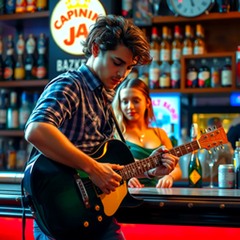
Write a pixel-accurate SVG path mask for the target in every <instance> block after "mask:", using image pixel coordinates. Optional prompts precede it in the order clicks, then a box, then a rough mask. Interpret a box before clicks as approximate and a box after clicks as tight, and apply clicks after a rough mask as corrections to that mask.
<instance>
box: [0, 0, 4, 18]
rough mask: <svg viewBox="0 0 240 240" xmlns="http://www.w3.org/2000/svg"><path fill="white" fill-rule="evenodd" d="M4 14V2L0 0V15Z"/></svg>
mask: <svg viewBox="0 0 240 240" xmlns="http://www.w3.org/2000/svg"><path fill="white" fill-rule="evenodd" d="M2 14H4V0H0V15H2Z"/></svg>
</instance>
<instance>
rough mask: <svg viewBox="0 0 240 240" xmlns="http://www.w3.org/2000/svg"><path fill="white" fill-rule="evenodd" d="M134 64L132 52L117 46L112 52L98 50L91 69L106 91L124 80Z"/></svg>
mask: <svg viewBox="0 0 240 240" xmlns="http://www.w3.org/2000/svg"><path fill="white" fill-rule="evenodd" d="M135 64H136V63H135V62H134V61H133V54H132V52H131V51H130V50H129V49H128V48H127V47H125V46H124V45H119V46H118V47H117V49H116V50H113V51H106V52H102V51H101V50H100V49H98V53H97V55H95V56H94V60H93V65H92V69H93V71H94V72H95V74H96V75H97V76H98V77H99V78H100V80H101V81H102V83H103V85H104V87H105V88H106V89H114V88H115V87H116V86H117V85H118V84H120V83H121V82H122V81H123V80H124V79H125V78H126V76H127V75H128V74H129V73H130V71H131V70H132V67H133V66H134V65H135Z"/></svg>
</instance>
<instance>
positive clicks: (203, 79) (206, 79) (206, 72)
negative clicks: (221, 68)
mask: <svg viewBox="0 0 240 240" xmlns="http://www.w3.org/2000/svg"><path fill="white" fill-rule="evenodd" d="M198 86H199V87H200V88H206V87H210V86H211V82H210V69H209V67H208V66H207V61H206V59H202V60H201V66H200V68H199V71H198Z"/></svg>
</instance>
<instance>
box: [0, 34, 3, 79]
mask: <svg viewBox="0 0 240 240" xmlns="http://www.w3.org/2000/svg"><path fill="white" fill-rule="evenodd" d="M3 73H4V62H3V40H2V35H0V81H3Z"/></svg>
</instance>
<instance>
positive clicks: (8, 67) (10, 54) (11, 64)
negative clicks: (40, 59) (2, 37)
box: [3, 34, 15, 81]
mask: <svg viewBox="0 0 240 240" xmlns="http://www.w3.org/2000/svg"><path fill="white" fill-rule="evenodd" d="M14 68H15V59H14V44H13V36H12V35H11V34H10V35H8V38H7V52H6V58H5V60H4V74H3V77H4V80H8V81H11V80H14Z"/></svg>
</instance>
